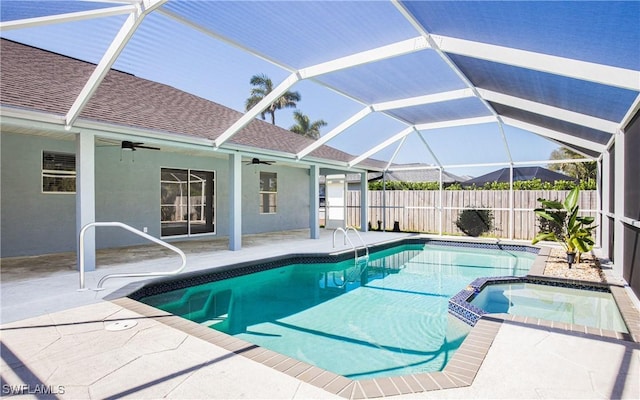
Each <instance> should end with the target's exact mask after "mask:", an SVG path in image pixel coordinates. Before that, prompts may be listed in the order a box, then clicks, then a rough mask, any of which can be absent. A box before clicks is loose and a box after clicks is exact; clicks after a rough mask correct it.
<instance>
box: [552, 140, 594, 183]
mask: <svg viewBox="0 0 640 400" xmlns="http://www.w3.org/2000/svg"><path fill="white" fill-rule="evenodd" d="M574 158H575V159H579V158H584V157H583V156H582V155H580V154H578V153H576V152H575V151H572V150H570V149H568V148H566V147H561V148H559V149H556V150H554V151H552V152H551V156H550V157H549V159H551V160H568V159H574ZM549 169H550V170H552V171H558V172H562V173H564V174H566V175H569V176H572V177H574V178H577V179H579V180H581V181H588V180H591V179H596V175H597V169H598V165H597V164H596V162H595V161H587V162H581V163H559V164H551V165H549Z"/></svg>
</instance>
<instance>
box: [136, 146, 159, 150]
mask: <svg viewBox="0 0 640 400" xmlns="http://www.w3.org/2000/svg"><path fill="white" fill-rule="evenodd" d="M135 147H136V148H138V149H148V150H160V147H152V146H143V145H136V146H135Z"/></svg>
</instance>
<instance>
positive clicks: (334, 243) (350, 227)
mask: <svg viewBox="0 0 640 400" xmlns="http://www.w3.org/2000/svg"><path fill="white" fill-rule="evenodd" d="M350 230H352V231H354V232H355V233H356V236H358V238H359V239H360V242H361V243H362V247H363V248H364V251H365V255H364V256H363V257H364V258H365V259H366V260H369V247H368V246H367V244H366V243H365V242H364V240H363V239H362V236H360V233H358V231H357V230H356V228H354V227H353V226H347V227H346V228H342V227H338V228H336V229H335V230H334V231H333V247H336V233H338V232H342V233H343V234H344V244H347V242H349V244H350V245H351V247H352V248H353V251H354V253H355V259H354V262H355V264H357V263H358V258H359V257H358V248H356V246H355V245H354V244H353V242H352V241H351V238H350V237H349V231H350Z"/></svg>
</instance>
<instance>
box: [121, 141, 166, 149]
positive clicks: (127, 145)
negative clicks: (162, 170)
mask: <svg viewBox="0 0 640 400" xmlns="http://www.w3.org/2000/svg"><path fill="white" fill-rule="evenodd" d="M120 148H121V149H124V150H131V151H136V150H137V149H148V150H160V147H152V146H145V145H144V143H142V142H131V141H129V140H123V141H122V143H121V144H120Z"/></svg>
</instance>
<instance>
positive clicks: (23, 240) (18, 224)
mask: <svg viewBox="0 0 640 400" xmlns="http://www.w3.org/2000/svg"><path fill="white" fill-rule="evenodd" d="M0 148H1V149H2V150H1V156H2V160H1V166H0V169H1V170H2V173H1V178H2V182H1V184H0V185H1V186H0V190H1V196H2V197H1V198H2V206H1V207H0V239H1V242H0V250H1V253H0V254H1V256H2V257H11V256H22V255H35V254H46V253H56V252H61V251H71V250H75V248H76V240H75V230H76V223H75V215H76V205H75V204H76V203H75V195H74V194H68V193H42V170H41V167H42V150H44V149H46V150H51V151H58V152H64V153H75V142H73V141H61V140H52V139H48V138H45V137H39V136H26V135H14V134H8V133H4V132H3V133H2V134H1V136H0Z"/></svg>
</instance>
